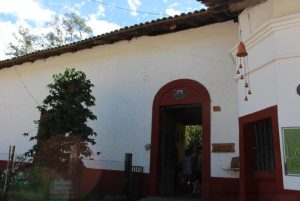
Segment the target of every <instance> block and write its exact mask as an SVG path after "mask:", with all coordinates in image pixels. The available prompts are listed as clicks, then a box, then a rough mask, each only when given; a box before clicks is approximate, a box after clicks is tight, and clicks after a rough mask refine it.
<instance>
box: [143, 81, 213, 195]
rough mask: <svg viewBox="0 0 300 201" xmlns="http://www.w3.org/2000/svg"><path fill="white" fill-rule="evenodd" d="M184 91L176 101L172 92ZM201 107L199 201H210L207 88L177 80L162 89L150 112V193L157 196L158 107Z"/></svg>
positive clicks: (208, 105)
mask: <svg viewBox="0 0 300 201" xmlns="http://www.w3.org/2000/svg"><path fill="white" fill-rule="evenodd" d="M178 89H179V90H180V89H184V90H185V91H186V92H187V94H186V96H185V97H184V98H180V99H176V98H175V97H174V92H175V91H176V90H178ZM188 104H201V105H202V126H203V147H202V151H203V157H202V164H203V166H202V199H203V200H205V201H209V197H210V196H209V195H210V172H211V171H210V170H211V168H210V96H209V93H208V91H207V89H206V88H205V87H204V86H203V85H201V84H200V83H198V82H196V81H194V80H189V79H180V80H175V81H172V82H170V83H168V84H166V85H165V86H163V87H162V88H161V89H160V90H159V91H158V92H157V94H156V96H155V98H154V102H153V108H152V109H153V111H152V112H153V113H152V135H151V156H150V175H149V180H148V188H149V187H150V188H151V190H150V189H149V190H150V192H151V194H154V195H159V192H160V189H159V186H160V183H159V182H160V181H159V180H160V179H159V172H160V169H159V153H160V152H159V150H160V142H159V110H160V107H161V106H169V105H188Z"/></svg>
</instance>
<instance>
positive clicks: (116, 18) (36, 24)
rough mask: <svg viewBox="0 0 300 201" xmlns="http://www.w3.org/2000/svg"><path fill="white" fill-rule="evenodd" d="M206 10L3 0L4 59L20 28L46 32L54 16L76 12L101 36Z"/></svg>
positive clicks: (153, 1)
mask: <svg viewBox="0 0 300 201" xmlns="http://www.w3.org/2000/svg"><path fill="white" fill-rule="evenodd" d="M202 8H204V6H203V5H202V4H201V3H199V2H197V1H196V0H183V1H176V0H147V1H146V0H0V60H2V59H5V58H6V56H5V49H6V48H7V45H8V43H9V42H11V41H12V42H13V41H14V38H13V37H12V33H14V32H16V31H17V28H18V27H19V26H24V27H27V28H29V29H30V30H31V31H32V32H33V33H42V32H46V31H47V26H46V25H45V22H47V21H49V20H51V18H52V17H53V16H54V15H63V14H64V13H68V12H76V13H78V14H80V15H81V16H82V17H84V18H85V19H86V21H87V24H88V25H89V26H90V27H91V28H92V29H93V32H94V35H98V34H102V33H106V32H109V31H112V30H115V29H119V28H121V27H124V26H131V25H134V24H138V23H142V22H146V21H151V20H153V19H158V18H162V17H169V16H173V15H175V14H180V13H186V12H191V11H194V10H200V9H202ZM134 11H136V12H134Z"/></svg>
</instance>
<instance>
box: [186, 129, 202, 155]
mask: <svg viewBox="0 0 300 201" xmlns="http://www.w3.org/2000/svg"><path fill="white" fill-rule="evenodd" d="M201 142H202V127H201V126H200V125H188V126H186V127H185V149H186V150H191V151H193V150H196V149H197V148H199V147H200V146H201Z"/></svg>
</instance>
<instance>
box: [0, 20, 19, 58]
mask: <svg viewBox="0 0 300 201" xmlns="http://www.w3.org/2000/svg"><path fill="white" fill-rule="evenodd" d="M2 30H5V32H4V31H2ZM17 31H18V25H16V24H12V23H11V22H10V21H6V22H1V23H0V60H4V59H6V58H7V56H6V55H5V51H6V49H7V46H8V44H9V42H11V41H14V37H13V33H15V32H17Z"/></svg>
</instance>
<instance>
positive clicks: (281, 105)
mask: <svg viewBox="0 0 300 201" xmlns="http://www.w3.org/2000/svg"><path fill="white" fill-rule="evenodd" d="M279 8H280V9H279ZM247 16H251V21H250V23H249V18H248V17H247ZM239 20H240V26H241V30H242V33H244V34H243V37H244V38H243V40H244V42H245V44H246V47H247V51H248V53H249V57H248V58H249V69H250V80H251V88H252V93H253V95H251V96H249V101H248V102H245V101H244V85H243V82H241V81H240V80H239V81H238V82H239V95H238V96H239V116H244V115H247V114H250V113H253V112H256V111H259V110H262V109H264V108H267V107H270V106H273V105H277V106H278V121H279V130H280V136H279V138H280V145H281V156H282V157H281V161H282V169H283V173H282V174H283V182H284V188H285V189H292V190H300V177H292V176H286V175H285V174H284V157H283V142H282V131H281V129H282V127H291V126H300V123H299V119H300V101H299V100H300V97H299V95H297V93H296V87H297V86H298V84H300V81H299V75H300V68H299V64H300V45H299V44H300V43H299V36H300V1H298V0H287V1H280V0H269V1H267V2H266V3H264V4H260V5H257V6H255V7H252V8H248V9H246V10H245V11H244V12H243V13H242V14H241V15H240V18H239ZM251 26H252V30H251V31H249V30H250V28H249V27H251ZM235 50H236V49H235V48H233V49H232V54H233V55H234V54H235ZM237 80H238V79H237Z"/></svg>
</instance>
